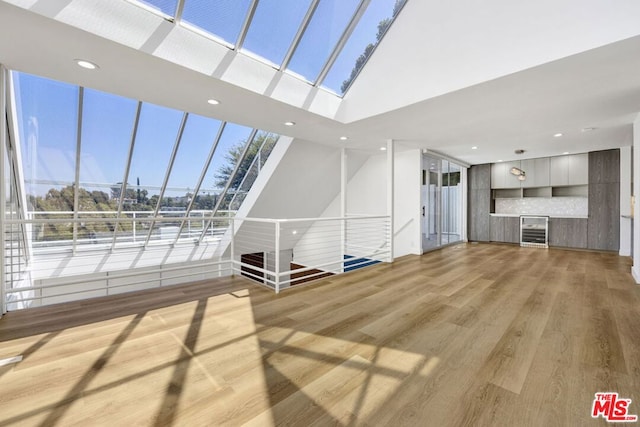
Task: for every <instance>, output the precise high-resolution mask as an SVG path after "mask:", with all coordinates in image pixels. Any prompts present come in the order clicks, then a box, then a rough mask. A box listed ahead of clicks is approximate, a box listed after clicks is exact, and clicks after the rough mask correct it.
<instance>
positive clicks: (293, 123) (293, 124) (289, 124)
mask: <svg viewBox="0 0 640 427" xmlns="http://www.w3.org/2000/svg"><path fill="white" fill-rule="evenodd" d="M284 125H285V126H295V125H296V122H284Z"/></svg>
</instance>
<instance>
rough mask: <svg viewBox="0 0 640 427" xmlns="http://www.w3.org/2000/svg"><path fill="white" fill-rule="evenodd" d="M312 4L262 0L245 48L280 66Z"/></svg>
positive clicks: (296, 1)
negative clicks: (275, 29)
mask: <svg viewBox="0 0 640 427" xmlns="http://www.w3.org/2000/svg"><path fill="white" fill-rule="evenodd" d="M310 5H311V0H261V1H260V2H259V3H258V7H257V9H256V13H255V15H254V17H253V21H251V26H250V27H249V31H248V32H247V37H246V39H245V41H244V44H243V46H242V49H243V50H247V51H249V52H252V53H254V54H256V55H258V56H260V57H262V58H264V59H266V60H267V61H269V62H271V63H272V64H274V65H277V66H280V64H282V61H283V59H284V57H285V55H286V53H287V51H288V50H289V47H290V46H291V43H292V42H293V39H294V37H295V36H296V33H297V32H298V29H299V27H300V25H301V24H302V20H303V19H304V17H305V15H306V13H307V11H308V10H309V6H310ZM274 28H277V31H274Z"/></svg>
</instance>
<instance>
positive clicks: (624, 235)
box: [620, 147, 633, 256]
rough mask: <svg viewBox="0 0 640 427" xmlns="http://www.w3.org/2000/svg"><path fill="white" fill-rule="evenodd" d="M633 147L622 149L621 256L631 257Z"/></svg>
mask: <svg viewBox="0 0 640 427" xmlns="http://www.w3.org/2000/svg"><path fill="white" fill-rule="evenodd" d="M631 153H632V150H631V147H621V148H620V256H631V245H632V244H633V236H632V235H631V156H632V154H631Z"/></svg>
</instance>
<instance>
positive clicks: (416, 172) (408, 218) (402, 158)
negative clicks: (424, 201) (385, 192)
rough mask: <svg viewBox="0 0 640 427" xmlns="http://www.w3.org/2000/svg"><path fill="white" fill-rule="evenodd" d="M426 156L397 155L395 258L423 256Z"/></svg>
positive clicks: (418, 152)
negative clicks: (421, 213) (422, 190)
mask: <svg viewBox="0 0 640 427" xmlns="http://www.w3.org/2000/svg"><path fill="white" fill-rule="evenodd" d="M421 177H422V152H421V150H419V149H415V150H408V151H401V152H396V161H395V182H394V193H395V196H394V214H395V218H394V251H393V256H394V258H397V257H401V256H403V255H407V254H415V255H420V254H421V253H422V243H421V235H420V233H421V230H420V208H421V200H420V195H421V184H422V183H421Z"/></svg>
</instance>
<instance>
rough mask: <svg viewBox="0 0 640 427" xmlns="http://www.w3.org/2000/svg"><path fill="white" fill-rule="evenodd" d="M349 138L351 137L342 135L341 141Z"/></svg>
mask: <svg viewBox="0 0 640 427" xmlns="http://www.w3.org/2000/svg"><path fill="white" fill-rule="evenodd" d="M347 139H349V138H348V137H346V136H341V137H340V141H346V140H347Z"/></svg>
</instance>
